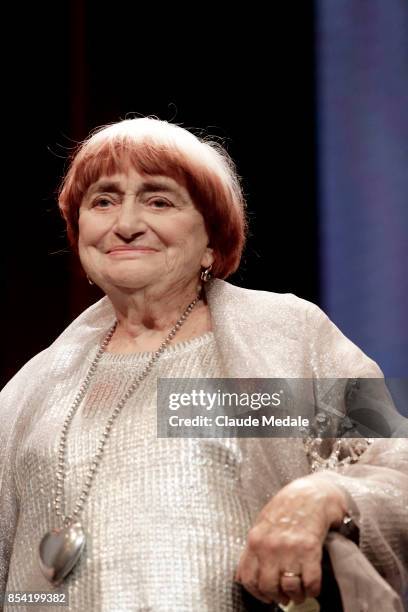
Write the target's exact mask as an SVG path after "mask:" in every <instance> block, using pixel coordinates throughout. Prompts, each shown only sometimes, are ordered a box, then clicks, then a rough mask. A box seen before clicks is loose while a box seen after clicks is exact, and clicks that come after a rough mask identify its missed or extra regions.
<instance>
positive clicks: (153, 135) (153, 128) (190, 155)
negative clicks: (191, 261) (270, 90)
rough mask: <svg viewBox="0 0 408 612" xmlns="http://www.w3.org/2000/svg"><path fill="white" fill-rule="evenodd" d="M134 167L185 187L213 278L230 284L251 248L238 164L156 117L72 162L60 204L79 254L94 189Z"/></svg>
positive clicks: (90, 142)
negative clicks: (85, 207) (83, 215)
mask: <svg viewBox="0 0 408 612" xmlns="http://www.w3.org/2000/svg"><path fill="white" fill-rule="evenodd" d="M129 167H133V168H134V169H135V170H136V171H137V172H140V173H142V174H147V175H164V176H168V177H170V178H172V179H174V180H176V181H178V182H179V183H180V184H182V185H183V186H184V187H185V188H186V189H187V190H188V192H189V194H190V197H191V199H192V200H193V202H194V204H195V206H196V207H197V209H198V210H199V211H200V213H201V214H202V215H203V218H204V222H205V226H206V230H207V234H208V237H209V246H210V247H211V248H212V249H213V251H214V258H215V259H214V264H213V268H212V273H213V275H214V276H217V277H218V278H226V277H227V276H229V275H230V274H232V273H233V272H235V270H236V269H237V268H238V265H239V262H240V259H241V255H242V250H243V247H244V243H245V235H246V217H245V200H244V196H243V193H242V189H241V186H240V181H239V177H238V175H237V172H236V168H235V164H234V162H233V161H232V159H231V157H230V156H229V155H228V153H227V152H226V150H225V149H224V148H223V147H222V146H221V145H219V144H218V143H217V142H211V141H210V140H207V139H201V138H198V137H196V136H195V135H194V134H192V133H191V132H190V131H188V130H186V129H184V128H182V127H180V126H178V125H175V124H172V123H168V122H167V121H161V120H158V119H154V118H150V117H146V118H137V119H126V120H124V121H120V122H118V123H114V124H112V125H108V126H106V127H102V128H100V129H98V130H97V131H96V132H94V133H93V134H91V136H90V137H89V138H88V139H87V140H85V141H84V142H83V143H82V144H81V145H80V146H79V147H78V149H77V150H76V151H75V153H74V155H73V156H72V159H71V163H70V165H69V168H68V171H67V174H66V176H65V178H64V179H63V181H62V184H61V188H60V192H59V199H58V201H59V207H60V209H61V212H62V215H63V217H64V219H65V221H66V224H67V234H68V238H69V241H70V243H71V246H72V247H73V249H74V250H75V251H76V252H77V251H78V231H79V230H78V216H79V207H80V205H81V202H82V199H83V197H84V195H85V194H86V192H87V190H88V188H89V187H90V185H92V183H94V182H96V181H97V180H98V179H99V178H100V177H101V176H102V175H107V176H109V175H112V174H115V173H117V172H123V171H126V169H127V168H129Z"/></svg>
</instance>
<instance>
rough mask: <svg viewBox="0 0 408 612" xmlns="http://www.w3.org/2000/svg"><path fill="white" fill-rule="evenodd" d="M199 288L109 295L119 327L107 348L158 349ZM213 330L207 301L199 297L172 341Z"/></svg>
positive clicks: (129, 350) (118, 349) (121, 350)
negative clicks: (160, 292)
mask: <svg viewBox="0 0 408 612" xmlns="http://www.w3.org/2000/svg"><path fill="white" fill-rule="evenodd" d="M198 291H199V289H197V288H195V287H190V288H188V289H187V290H185V291H183V293H179V292H166V293H163V294H162V295H160V294H159V293H157V292H155V293H153V292H151V291H150V292H149V291H148V290H145V289H144V290H139V291H137V292H134V293H132V294H131V295H123V294H121V295H118V294H116V295H109V297H110V299H111V301H112V304H113V307H114V309H115V312H116V317H117V321H118V324H117V327H116V330H115V333H114V335H113V336H112V339H111V341H110V343H109V346H108V347H107V351H108V352H114V353H132V352H144V351H154V350H157V348H158V347H159V345H160V344H161V342H162V341H163V340H164V338H165V337H167V335H168V334H169V332H170V331H171V329H172V328H173V326H174V325H175V323H176V322H177V321H178V320H179V319H180V317H181V315H182V314H183V313H184V311H185V310H186V308H187V307H188V305H189V304H190V303H191V302H192V301H193V300H194V299H195V298H196V297H197V292H198ZM210 330H211V319H210V313H209V309H208V307H207V305H206V303H205V302H204V301H203V300H202V299H200V300H199V301H198V302H197V304H196V305H195V307H194V308H193V310H192V311H191V313H190V314H189V315H188V317H187V319H186V320H185V322H184V323H183V325H182V327H181V328H180V329H179V330H178V332H177V334H176V336H175V338H174V340H173V342H180V341H185V340H189V339H191V338H193V337H196V336H200V335H202V334H203V333H205V332H208V331H210Z"/></svg>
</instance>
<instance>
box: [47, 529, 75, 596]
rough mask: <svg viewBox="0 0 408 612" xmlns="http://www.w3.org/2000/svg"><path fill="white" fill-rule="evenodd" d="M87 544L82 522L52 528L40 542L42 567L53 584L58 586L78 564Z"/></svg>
mask: <svg viewBox="0 0 408 612" xmlns="http://www.w3.org/2000/svg"><path fill="white" fill-rule="evenodd" d="M84 546H85V533H84V531H83V529H82V527H81V525H80V523H74V524H72V525H69V526H67V527H61V528H60V529H52V530H51V531H49V532H48V533H46V534H45V536H44V537H43V539H42V540H41V543H40V548H39V555H40V568H41V571H42V573H43V574H44V576H45V577H46V578H47V580H48V581H49V582H51V584H53V585H54V586H58V585H59V584H61V582H62V581H63V580H64V578H65V577H66V576H67V575H68V574H69V573H70V571H71V570H72V569H73V567H74V566H75V565H76V564H77V562H78V560H79V558H80V556H81V553H82V551H83V549H84Z"/></svg>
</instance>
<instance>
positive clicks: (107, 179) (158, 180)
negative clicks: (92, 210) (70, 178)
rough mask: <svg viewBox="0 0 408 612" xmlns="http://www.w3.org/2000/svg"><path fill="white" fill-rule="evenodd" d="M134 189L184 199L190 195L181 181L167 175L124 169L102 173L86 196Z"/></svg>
mask: <svg viewBox="0 0 408 612" xmlns="http://www.w3.org/2000/svg"><path fill="white" fill-rule="evenodd" d="M127 189H132V190H133V189H134V190H135V191H137V192H150V191H168V192H173V193H175V194H179V195H181V196H183V197H184V198H186V197H188V196H189V193H188V191H187V189H186V187H185V185H183V184H182V183H181V182H180V181H178V180H176V179H175V178H173V177H171V176H168V175H166V174H146V173H142V172H140V170H136V169H135V168H126V169H125V168H123V169H120V170H117V171H116V172H113V173H102V174H100V176H99V177H98V178H97V179H96V180H95V181H93V182H92V183H90V185H89V187H88V189H87V190H86V195H91V194H93V193H98V192H101V191H105V192H106V191H115V192H122V191H125V190H127Z"/></svg>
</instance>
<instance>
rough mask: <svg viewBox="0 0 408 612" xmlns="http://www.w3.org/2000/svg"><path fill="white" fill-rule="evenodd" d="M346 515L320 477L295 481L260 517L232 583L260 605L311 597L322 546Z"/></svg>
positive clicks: (342, 501)
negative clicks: (327, 536)
mask: <svg viewBox="0 0 408 612" xmlns="http://www.w3.org/2000/svg"><path fill="white" fill-rule="evenodd" d="M346 512H347V502H346V497H345V494H344V493H343V492H342V491H341V490H340V489H339V488H338V487H336V486H335V485H333V484H331V483H329V482H327V480H325V479H323V478H320V477H319V474H311V475H309V476H306V477H304V478H299V479H297V480H294V481H293V482H291V483H290V484H288V485H287V486H285V487H284V488H283V489H281V490H280V491H279V493H277V495H275V497H273V498H272V499H271V500H270V501H269V502H268V503H267V504H266V506H265V507H264V508H263V509H262V511H261V512H260V514H259V516H258V518H257V521H256V523H255V525H254V526H253V527H252V529H251V530H250V531H249V534H248V539H247V545H246V547H245V549H244V552H243V553H242V555H241V559H240V562H239V565H238V569H237V573H236V577H235V579H236V580H237V581H238V582H240V583H241V584H242V585H243V586H244V587H245V589H247V591H249V592H250V593H251V594H252V595H254V597H256V598H257V599H260V600H261V601H264V602H265V603H271V602H272V601H275V602H277V603H283V604H284V605H286V604H287V603H288V602H289V601H290V600H292V601H294V602H295V603H302V602H303V601H304V599H305V598H306V597H316V596H317V595H318V594H319V593H320V588H321V558H322V548H323V542H324V540H325V538H326V534H327V532H328V530H329V529H330V527H335V526H338V525H340V523H341V521H342V520H343V518H344V516H345V515H346ZM285 573H286V574H287V575H285Z"/></svg>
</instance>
